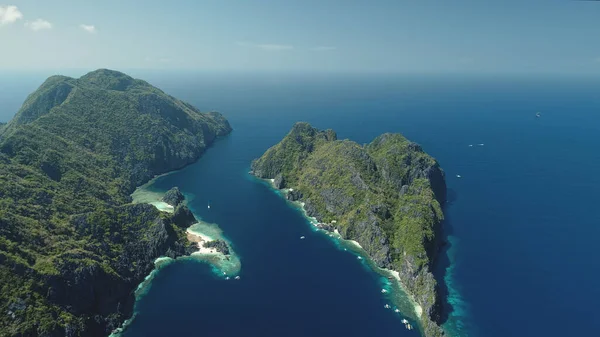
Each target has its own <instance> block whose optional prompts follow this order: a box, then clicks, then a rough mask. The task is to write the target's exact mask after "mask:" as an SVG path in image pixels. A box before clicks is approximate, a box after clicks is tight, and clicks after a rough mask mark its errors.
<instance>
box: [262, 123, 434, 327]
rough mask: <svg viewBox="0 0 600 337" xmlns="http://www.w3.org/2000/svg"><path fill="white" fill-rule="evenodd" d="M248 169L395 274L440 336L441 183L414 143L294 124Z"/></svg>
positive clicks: (394, 136)
mask: <svg viewBox="0 0 600 337" xmlns="http://www.w3.org/2000/svg"><path fill="white" fill-rule="evenodd" d="M251 173H252V174H253V175H255V176H257V177H259V178H263V179H271V181H272V183H273V185H274V186H275V187H276V188H278V189H285V191H286V194H285V195H286V197H287V199H288V200H291V201H299V202H302V203H303V207H304V209H305V211H306V213H307V214H308V216H311V217H315V218H316V219H317V220H318V221H319V224H318V226H319V227H320V228H322V229H325V230H329V231H338V232H339V234H340V235H341V236H342V238H344V239H347V240H355V241H357V242H358V243H359V244H360V245H361V246H362V247H363V249H364V250H365V251H366V252H367V254H368V255H369V256H370V257H371V258H372V259H373V260H374V261H375V263H376V264H377V265H378V266H379V267H381V268H387V269H391V270H393V271H396V272H398V276H399V279H400V281H401V282H402V284H403V285H404V287H405V288H406V290H407V292H408V294H409V295H410V296H411V297H412V298H413V299H414V301H415V302H416V303H417V308H416V311H417V314H418V315H419V316H420V323H421V326H422V328H423V331H424V334H425V336H427V337H433V336H442V335H444V332H443V330H442V329H441V328H440V326H439V323H440V320H441V318H440V316H441V308H442V299H441V298H440V297H441V296H440V295H439V291H438V289H437V284H436V280H435V279H434V277H433V274H432V272H431V267H432V264H433V262H434V260H435V259H436V255H437V253H438V250H439V246H440V245H441V242H442V238H441V222H442V220H443V219H444V215H443V212H442V208H441V206H440V205H443V204H444V202H445V200H446V183H445V176H444V172H443V171H442V169H441V168H440V166H439V164H438V163H437V161H436V160H435V159H433V158H432V157H431V156H429V155H428V154H426V153H425V152H423V150H422V149H421V147H420V146H419V145H417V144H415V143H412V142H410V141H408V140H407V139H406V138H404V137H403V136H402V135H400V134H391V133H386V134H383V135H381V136H379V137H377V138H376V139H375V140H373V141H372V142H371V143H370V144H367V145H365V146H360V145H359V144H357V143H355V142H352V141H349V140H337V136H336V133H335V132H334V131H333V130H325V131H320V130H317V129H315V128H314V127H312V126H311V125H309V124H308V123H303V122H299V123H296V124H295V125H294V126H293V128H292V130H291V131H290V132H289V133H288V134H287V136H285V138H283V140H282V141H281V142H279V143H278V144H276V145H275V146H273V147H271V148H270V149H268V150H267V151H266V152H265V153H264V154H263V155H262V156H261V157H260V158H258V159H255V160H254V161H253V162H252V172H251ZM419 311H421V312H419Z"/></svg>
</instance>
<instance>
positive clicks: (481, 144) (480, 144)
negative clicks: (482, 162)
mask: <svg viewBox="0 0 600 337" xmlns="http://www.w3.org/2000/svg"><path fill="white" fill-rule="evenodd" d="M477 145H479V146H483V145H485V144H483V143H479V144H477Z"/></svg>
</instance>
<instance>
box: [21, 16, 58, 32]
mask: <svg viewBox="0 0 600 337" xmlns="http://www.w3.org/2000/svg"><path fill="white" fill-rule="evenodd" d="M25 27H27V28H29V29H31V30H33V31H35V32H36V31H38V30H44V29H51V28H52V24H51V23H50V22H48V21H46V20H44V19H37V20H35V21H33V22H29V21H27V22H25Z"/></svg>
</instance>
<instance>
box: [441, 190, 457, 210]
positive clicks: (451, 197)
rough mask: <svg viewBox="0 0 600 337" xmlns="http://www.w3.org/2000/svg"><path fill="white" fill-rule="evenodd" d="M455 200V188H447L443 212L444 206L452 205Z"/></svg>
mask: <svg viewBox="0 0 600 337" xmlns="http://www.w3.org/2000/svg"><path fill="white" fill-rule="evenodd" d="M456 200H458V194H457V193H456V191H455V190H453V189H451V188H449V189H448V190H447V191H446V205H445V206H444V212H445V211H446V208H447V207H449V206H452V205H453V204H454V203H455V202H456Z"/></svg>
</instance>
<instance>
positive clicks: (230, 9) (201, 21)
mask: <svg viewBox="0 0 600 337" xmlns="http://www.w3.org/2000/svg"><path fill="white" fill-rule="evenodd" d="M5 1H6V0H0V70H17V71H19V70H38V69H41V70H54V69H56V70H58V69H72V68H84V69H97V68H111V69H161V70H162V69H165V70H169V69H172V70H173V69H178V70H204V71H275V72H284V71H299V72H311V71H314V72H385V73H395V72H399V73H402V72H411V73H413V72H416V73H462V72H464V73H490V72H491V73H539V72H542V73H578V74H579V73H581V74H600V1H570V0H528V1H510V0H503V1H494V2H492V1H459V0H454V1H401V0H395V1H387V0H379V1H378V0H371V1H358V0H299V1H292V0H253V1H250V0H214V1H213V0H171V1H157V0H145V1H133V0H102V1H92V0H10V1H11V2H5Z"/></svg>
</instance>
